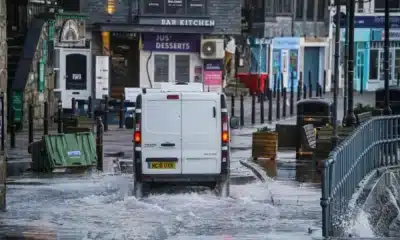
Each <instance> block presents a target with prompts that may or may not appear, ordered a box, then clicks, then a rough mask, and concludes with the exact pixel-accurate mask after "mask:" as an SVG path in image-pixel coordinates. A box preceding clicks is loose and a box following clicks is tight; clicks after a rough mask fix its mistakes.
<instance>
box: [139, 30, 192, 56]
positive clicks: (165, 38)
mask: <svg viewBox="0 0 400 240" xmlns="http://www.w3.org/2000/svg"><path fill="white" fill-rule="evenodd" d="M143 50H145V51H160V52H161V51H164V52H199V51H200V35H193V34H153V33H145V34H143Z"/></svg>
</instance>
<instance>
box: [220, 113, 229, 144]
mask: <svg viewBox="0 0 400 240" xmlns="http://www.w3.org/2000/svg"><path fill="white" fill-rule="evenodd" d="M221 118H222V119H221V124H222V127H221V129H222V136H221V138H222V143H223V144H226V143H228V142H229V129H228V114H227V113H226V112H222V113H221Z"/></svg>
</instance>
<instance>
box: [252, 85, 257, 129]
mask: <svg viewBox="0 0 400 240" xmlns="http://www.w3.org/2000/svg"><path fill="white" fill-rule="evenodd" d="M251 124H253V125H254V124H256V94H255V93H253V94H252V95H251Z"/></svg>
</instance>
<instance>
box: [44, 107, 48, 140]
mask: <svg viewBox="0 0 400 240" xmlns="http://www.w3.org/2000/svg"><path fill="white" fill-rule="evenodd" d="M43 112H44V119H43V135H48V134H49V103H48V102H47V101H45V102H44V103H43Z"/></svg>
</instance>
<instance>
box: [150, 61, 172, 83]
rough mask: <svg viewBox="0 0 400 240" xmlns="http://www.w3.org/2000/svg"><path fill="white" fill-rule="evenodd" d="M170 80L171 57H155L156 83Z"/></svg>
mask: <svg viewBox="0 0 400 240" xmlns="http://www.w3.org/2000/svg"><path fill="white" fill-rule="evenodd" d="M168 80H169V55H168V54H157V55H154V82H168Z"/></svg>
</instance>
